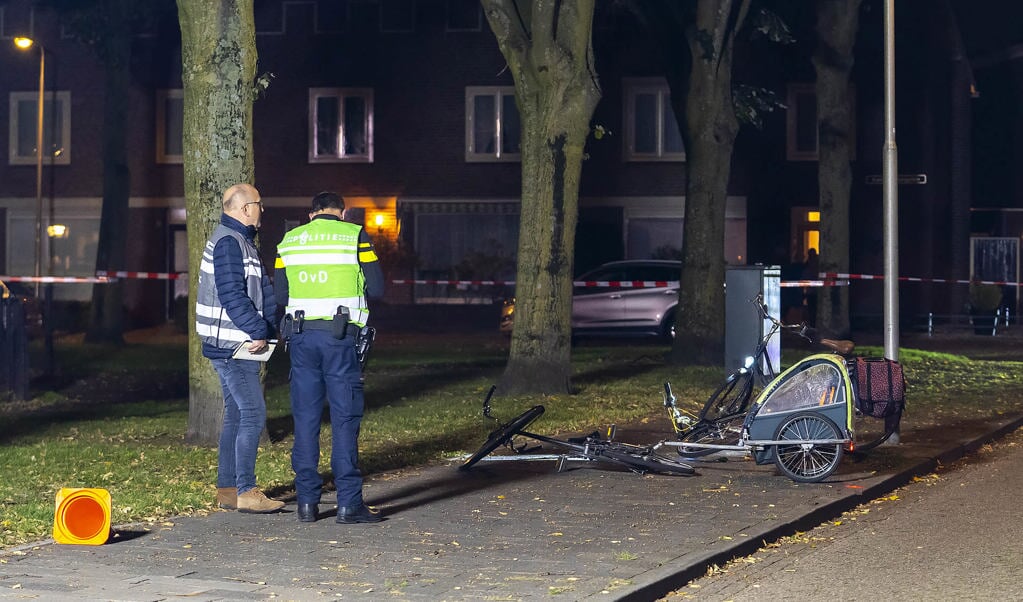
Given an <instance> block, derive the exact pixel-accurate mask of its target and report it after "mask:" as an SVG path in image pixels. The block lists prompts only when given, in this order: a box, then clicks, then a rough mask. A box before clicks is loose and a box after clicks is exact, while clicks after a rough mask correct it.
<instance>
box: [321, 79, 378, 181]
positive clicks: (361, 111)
mask: <svg viewBox="0 0 1023 602" xmlns="http://www.w3.org/2000/svg"><path fill="white" fill-rule="evenodd" d="M309 162H310V163H339V162H356V163H372V162H373V91H372V90H371V89H368V88H311V89H310V90H309Z"/></svg>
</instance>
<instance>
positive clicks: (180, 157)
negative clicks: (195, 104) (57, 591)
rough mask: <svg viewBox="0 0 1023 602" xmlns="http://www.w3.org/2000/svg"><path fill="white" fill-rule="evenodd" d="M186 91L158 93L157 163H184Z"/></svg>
mask: <svg viewBox="0 0 1023 602" xmlns="http://www.w3.org/2000/svg"><path fill="white" fill-rule="evenodd" d="M184 119H185V96H184V91H183V90H181V89H178V90H157V91H156V162H157V163H183V162H184V151H183V150H182V149H183V148H184V147H183V144H184V142H183V140H184Z"/></svg>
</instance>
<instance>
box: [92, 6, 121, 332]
mask: <svg viewBox="0 0 1023 602" xmlns="http://www.w3.org/2000/svg"><path fill="white" fill-rule="evenodd" d="M125 27H127V26H125ZM131 41H132V40H131V36H130V35H128V34H124V35H113V36H109V37H107V38H106V40H104V42H103V44H104V48H103V52H102V53H101V54H102V56H103V57H104V60H103V66H104V71H105V76H106V78H105V86H104V88H105V89H104V99H103V209H102V216H101V219H100V226H99V241H98V243H97V249H96V269H97V270H125V269H127V265H126V264H125V258H126V257H127V252H126V250H125V245H126V243H127V238H128V197H129V195H130V193H131V191H130V189H131V173H130V171H129V170H128V147H127V124H126V123H125V120H124V116H125V115H127V114H128V96H129V80H130V77H131V73H130V69H129V67H130V61H131ZM123 291H124V283H123V282H122V281H117V282H111V283H107V284H94V285H93V286H92V305H91V306H90V309H89V328H88V330H87V331H86V333H85V340H86V341H88V342H90V343H115V344H118V345H120V344H122V343H124V336H123V335H124V319H123V318H124V307H123V305H124V304H123V297H124V295H123Z"/></svg>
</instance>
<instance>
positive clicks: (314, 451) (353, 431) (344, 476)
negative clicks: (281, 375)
mask: <svg viewBox="0 0 1023 602" xmlns="http://www.w3.org/2000/svg"><path fill="white" fill-rule="evenodd" d="M289 351H290V354H291V414H292V416H293V417H294V419H295V445H294V447H292V449H291V468H292V469H293V470H294V471H295V489H296V492H297V494H298V503H300V504H315V503H318V502H319V501H320V494H321V492H322V488H323V479H322V478H321V477H320V474H319V472H318V470H317V466H318V465H319V461H320V422H321V420H322V416H323V405H324V401H327V402H328V403H329V407H330V431H331V450H330V469H331V471H333V473H334V485H335V486H336V487H337V504H338V506H358V505H360V504H362V503H363V502H362V473H360V472H359V444H358V442H359V426H360V425H361V423H362V412H363V406H364V398H363V393H362V381H361V378H360V377H361V374H360V370H359V362H358V360H357V359H356V356H355V340H354V337H352V336H347V337H345V338H344V339H341V340H337V339H335V338H334V337H333V336H331V334H330V333H329V332H327V331H322V330H309V331H306V332H303V333H301V334H296V335H294V336H292V338H291V341H290V343H289Z"/></svg>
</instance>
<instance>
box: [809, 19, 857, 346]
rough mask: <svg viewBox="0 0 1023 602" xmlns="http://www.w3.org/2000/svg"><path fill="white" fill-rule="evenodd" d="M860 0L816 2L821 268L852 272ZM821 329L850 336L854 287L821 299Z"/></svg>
mask: <svg viewBox="0 0 1023 602" xmlns="http://www.w3.org/2000/svg"><path fill="white" fill-rule="evenodd" d="M859 14H860V0H820V1H819V2H818V3H817V48H816V50H815V51H814V53H813V65H814V68H815V69H816V71H817V89H816V91H817V153H818V163H817V183H818V188H819V194H820V212H821V221H820V230H821V232H820V247H821V248H820V259H819V261H820V270H821V271H822V272H843V273H844V272H848V271H849V198H850V196H851V194H852V166H851V162H852V159H853V127H854V122H853V115H852V93H851V91H850V87H849V75H850V72H851V71H852V66H853V46H854V45H855V43H856V32H857V31H858V30H859ZM816 326H817V328H818V329H819V330H821V332H822V333H824V334H826V335H828V336H833V337H844V336H848V334H849V330H850V327H849V289H848V287H841V286H832V287H827V288H824V289H822V293H821V294H819V295H818V296H817V324H816Z"/></svg>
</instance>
